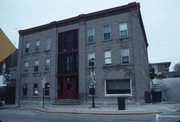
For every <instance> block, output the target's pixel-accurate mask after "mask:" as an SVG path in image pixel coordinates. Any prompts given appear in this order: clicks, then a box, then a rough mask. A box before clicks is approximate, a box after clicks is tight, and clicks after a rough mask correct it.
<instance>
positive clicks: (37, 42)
mask: <svg viewBox="0 0 180 122" xmlns="http://www.w3.org/2000/svg"><path fill="white" fill-rule="evenodd" d="M39 47H40V40H36V41H35V51H39Z"/></svg>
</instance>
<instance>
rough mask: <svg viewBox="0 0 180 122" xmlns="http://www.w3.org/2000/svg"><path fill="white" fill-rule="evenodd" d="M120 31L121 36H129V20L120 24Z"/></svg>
mask: <svg viewBox="0 0 180 122" xmlns="http://www.w3.org/2000/svg"><path fill="white" fill-rule="evenodd" d="M119 31H120V38H127V37H128V26H127V22H124V23H120V24H119Z"/></svg>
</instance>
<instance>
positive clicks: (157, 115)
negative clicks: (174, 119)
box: [156, 114, 159, 122]
mask: <svg viewBox="0 0 180 122" xmlns="http://www.w3.org/2000/svg"><path fill="white" fill-rule="evenodd" d="M158 121H159V114H156V122H158Z"/></svg>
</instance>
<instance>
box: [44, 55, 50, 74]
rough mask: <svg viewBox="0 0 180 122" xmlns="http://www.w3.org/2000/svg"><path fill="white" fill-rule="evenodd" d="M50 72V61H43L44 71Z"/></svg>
mask: <svg viewBox="0 0 180 122" xmlns="http://www.w3.org/2000/svg"><path fill="white" fill-rule="evenodd" d="M49 70H50V59H49V58H47V59H46V60H45V71H49Z"/></svg>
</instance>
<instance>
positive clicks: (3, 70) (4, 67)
mask: <svg viewBox="0 0 180 122" xmlns="http://www.w3.org/2000/svg"><path fill="white" fill-rule="evenodd" d="M5 72H6V63H3V64H2V73H5Z"/></svg>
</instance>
